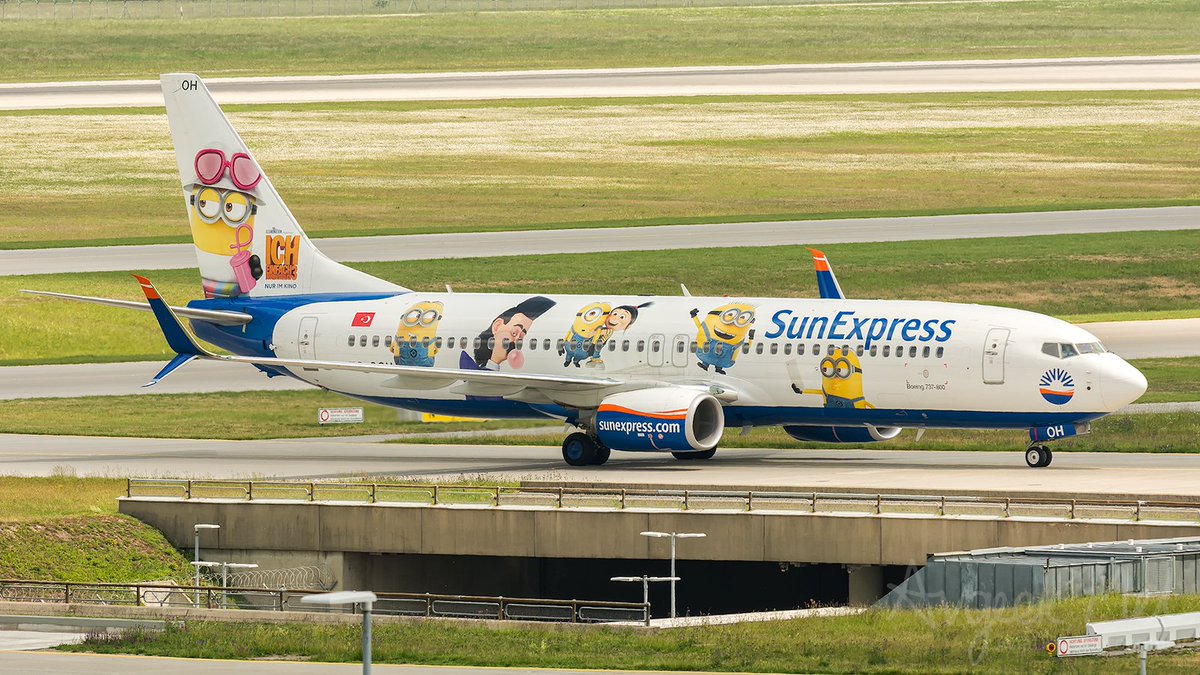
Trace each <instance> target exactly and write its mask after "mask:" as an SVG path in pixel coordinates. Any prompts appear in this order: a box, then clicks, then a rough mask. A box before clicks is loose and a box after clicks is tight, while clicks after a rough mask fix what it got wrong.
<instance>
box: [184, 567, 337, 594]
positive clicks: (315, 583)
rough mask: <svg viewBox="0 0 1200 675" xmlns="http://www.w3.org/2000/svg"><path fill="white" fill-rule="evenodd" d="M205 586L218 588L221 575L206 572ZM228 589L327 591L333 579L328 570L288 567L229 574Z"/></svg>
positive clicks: (204, 577)
mask: <svg viewBox="0 0 1200 675" xmlns="http://www.w3.org/2000/svg"><path fill="white" fill-rule="evenodd" d="M201 576H202V577H203V579H204V585H206V586H220V585H221V573H220V572H219V571H217V572H212V571H209V572H206V573H205V574H203V575H201ZM228 586H229V587H230V588H262V589H266V590H277V589H280V588H286V589H289V590H296V591H307V590H314V591H327V590H330V589H332V588H333V586H334V579H333V575H331V574H330V573H329V572H328V570H326V569H325V568H323V567H317V566H303V567H288V568H285V569H277V570H240V571H238V572H230V573H229V583H228Z"/></svg>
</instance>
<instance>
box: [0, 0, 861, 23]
mask: <svg viewBox="0 0 1200 675" xmlns="http://www.w3.org/2000/svg"><path fill="white" fill-rule="evenodd" d="M853 1H854V0H820V4H829V3H831V2H832V3H850V2H853ZM859 1H860V2H861V0H859ZM867 1H868V2H870V1H872V0H867ZM879 1H882V0H879ZM817 3H818V0H0V21H20V20H52V21H72V20H75V21H78V20H124V19H175V18H178V19H188V18H200V17H204V18H209V17H230V18H243V17H289V16H309V17H311V16H371V15H379V16H382V15H396V14H433V13H449V12H515V11H545V10H575V9H580V10H584V9H644V8H683V7H754V6H766V5H776V6H790V5H809V4H817Z"/></svg>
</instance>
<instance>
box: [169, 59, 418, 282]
mask: <svg viewBox="0 0 1200 675" xmlns="http://www.w3.org/2000/svg"><path fill="white" fill-rule="evenodd" d="M161 80H162V90H163V98H164V99H165V100H166V104H167V120H168V122H169V123H170V125H171V140H172V142H173V143H174V145H175V161H176V163H177V164H178V165H179V176H180V180H181V184H182V187H183V198H184V203H185V205H186V208H187V213H188V221H189V223H190V224H191V228H192V241H193V243H194V244H195V246H196V258H197V261H198V262H199V266H200V276H201V278H202V280H203V284H204V295H205V297H209V298H236V297H247V296H248V297H261V296H275V295H298V294H307V293H387V292H403V291H405V290H407V289H404V288H402V287H400V286H397V285H395V284H393V283H391V282H388V281H384V280H382V279H378V278H376V277H373V276H371V275H369V274H366V273H364V272H359V271H358V270H355V269H352V268H350V267H346V266H345V265H342V264H340V263H337V262H335V261H333V260H330V259H329V258H327V257H325V256H324V255H323V254H322V253H321V252H320V251H318V250H317V248H316V247H315V246H313V244H312V242H311V241H310V240H309V239H308V237H307V236H306V235H305V234H304V231H303V230H302V229H300V225H299V223H297V222H296V219H295V217H294V216H292V213H291V211H289V210H288V208H287V206H286V205H285V204H284V203H283V199H281V198H280V197H279V193H278V192H276V191H275V186H274V185H272V184H271V179H270V178H268V177H267V176H266V174H264V173H263V172H262V170H261V169H260V168H259V165H258V162H257V161H255V159H254V156H253V155H252V154H251V153H250V150H249V149H248V148H246V144H245V143H243V142H242V139H241V137H240V136H238V134H237V132H236V131H234V129H233V126H232V125H230V124H229V120H228V119H226V118H225V114H224V113H223V112H221V108H220V106H218V105H217V103H216V101H214V100H213V98H212V95H211V94H209V92H208V88H207V87H205V86H204V82H203V81H201V80H200V78H199V77H197V76H196V75H191V74H187V73H172V74H168V75H163V76H162V78H161Z"/></svg>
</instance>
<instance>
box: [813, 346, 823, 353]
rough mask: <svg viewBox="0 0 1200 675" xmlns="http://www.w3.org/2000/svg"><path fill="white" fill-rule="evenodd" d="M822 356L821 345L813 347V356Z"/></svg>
mask: <svg viewBox="0 0 1200 675" xmlns="http://www.w3.org/2000/svg"><path fill="white" fill-rule="evenodd" d="M820 355H821V345H819V344H817V345H813V356H820Z"/></svg>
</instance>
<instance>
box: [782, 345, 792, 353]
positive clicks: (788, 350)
mask: <svg viewBox="0 0 1200 675" xmlns="http://www.w3.org/2000/svg"><path fill="white" fill-rule="evenodd" d="M783 353H784V354H791V353H792V343H790V342H788V343H787V344H785V345H783Z"/></svg>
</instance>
